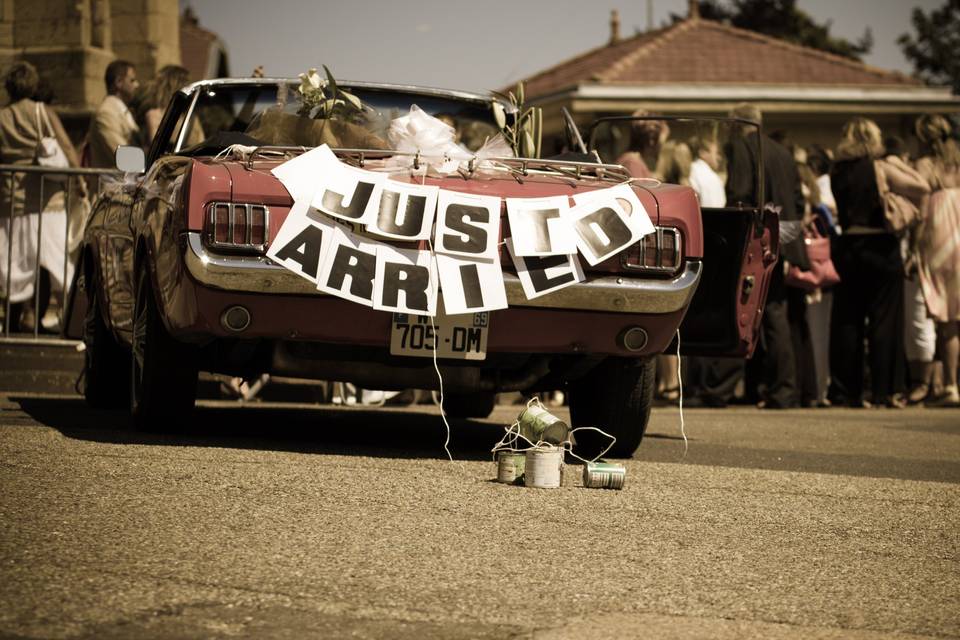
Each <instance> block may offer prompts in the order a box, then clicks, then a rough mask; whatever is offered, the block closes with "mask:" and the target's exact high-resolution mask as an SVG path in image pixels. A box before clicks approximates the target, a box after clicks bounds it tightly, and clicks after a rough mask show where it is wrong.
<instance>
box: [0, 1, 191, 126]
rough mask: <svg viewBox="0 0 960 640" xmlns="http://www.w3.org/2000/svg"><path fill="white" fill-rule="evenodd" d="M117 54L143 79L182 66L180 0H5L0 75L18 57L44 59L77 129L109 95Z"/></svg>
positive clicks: (0, 8) (60, 105)
mask: <svg viewBox="0 0 960 640" xmlns="http://www.w3.org/2000/svg"><path fill="white" fill-rule="evenodd" d="M117 58H123V59H126V60H129V61H130V62H132V63H133V64H134V65H135V66H136V68H137V73H138V75H139V76H140V77H141V79H143V78H149V77H151V76H153V74H154V73H156V71H157V69H159V68H160V67H162V66H163V65H166V64H180V16H179V9H178V6H177V0H0V73H2V72H3V70H5V69H6V67H7V66H8V65H9V64H10V63H11V62H12V61H14V60H18V59H22V60H27V61H28V62H31V63H33V64H34V65H36V67H37V69H38V70H39V71H40V75H41V76H43V77H44V78H46V79H47V80H48V81H49V82H50V84H51V85H52V87H53V91H54V94H55V96H56V98H55V102H54V106H55V107H56V109H57V111H58V112H59V113H60V115H61V118H62V119H63V121H64V125H65V126H66V127H67V129H68V130H70V131H71V132H72V133H74V134H78V133H79V134H80V135H82V133H81V131H85V130H86V122H87V119H88V118H89V116H90V113H91V112H92V111H93V109H94V108H96V106H97V105H98V104H99V103H100V101H101V100H102V99H103V97H104V95H105V94H106V89H105V87H104V84H103V73H104V70H105V69H106V67H107V64H109V63H110V62H111V61H112V60H115V59H117ZM0 99H2V101H3V103H5V102H6V94H5V92H4V91H3V89H2V87H0Z"/></svg>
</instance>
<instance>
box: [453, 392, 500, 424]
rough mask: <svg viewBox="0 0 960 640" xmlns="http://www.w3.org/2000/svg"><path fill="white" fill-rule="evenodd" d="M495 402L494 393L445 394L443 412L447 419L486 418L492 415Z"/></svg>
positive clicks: (495, 396)
mask: <svg viewBox="0 0 960 640" xmlns="http://www.w3.org/2000/svg"><path fill="white" fill-rule="evenodd" d="M496 401H497V394H495V393H447V394H444V397H443V412H444V413H445V414H447V417H449V418H486V417H487V416H489V415H490V414H491V413H493V407H494V406H495V404H496Z"/></svg>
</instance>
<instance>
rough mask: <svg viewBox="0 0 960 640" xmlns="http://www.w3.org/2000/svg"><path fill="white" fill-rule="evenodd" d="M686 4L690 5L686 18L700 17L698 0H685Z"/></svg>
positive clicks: (694, 18)
mask: <svg viewBox="0 0 960 640" xmlns="http://www.w3.org/2000/svg"><path fill="white" fill-rule="evenodd" d="M687 5H688V6H689V7H690V10H689V12H688V13H687V20H699V19H700V2H699V0H687Z"/></svg>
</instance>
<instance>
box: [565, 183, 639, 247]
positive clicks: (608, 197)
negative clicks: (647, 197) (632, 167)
mask: <svg viewBox="0 0 960 640" xmlns="http://www.w3.org/2000/svg"><path fill="white" fill-rule="evenodd" d="M573 201H574V206H573V207H572V208H571V209H570V210H569V211H568V212H567V214H566V216H567V219H568V220H569V221H570V224H571V226H572V227H573V230H574V231H575V232H576V236H577V248H579V249H580V253H582V254H583V257H584V258H586V259H587V262H589V263H590V264H591V265H596V264H598V263H600V262H603V261H604V260H606V259H607V258H609V257H610V256H612V255H614V254H615V253H617V252H618V251H620V250H621V249H623V248H625V247H628V246H630V245H631V244H633V243H634V242H636V241H637V240H639V239H640V238H642V237H643V236H645V235H647V234H648V233H652V232H653V223H652V222H650V216H649V215H647V212H646V210H645V209H644V208H643V204H642V203H641V202H640V199H639V198H638V197H637V194H636V193H634V192H633V189H632V188H630V187H629V186H628V185H625V184H623V185H618V186H616V187H610V188H609V189H598V190H597V191H591V192H589V193H584V194H582V195H578V196H574V197H573Z"/></svg>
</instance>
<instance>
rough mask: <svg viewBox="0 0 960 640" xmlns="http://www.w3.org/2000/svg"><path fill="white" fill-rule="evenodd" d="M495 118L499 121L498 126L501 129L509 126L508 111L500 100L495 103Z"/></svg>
mask: <svg viewBox="0 0 960 640" xmlns="http://www.w3.org/2000/svg"><path fill="white" fill-rule="evenodd" d="M493 119H494V120H496V121H497V126H498V127H500V128H501V129H503V128H505V127H506V126H507V113H506V112H505V111H504V110H503V105H502V104H500V103H499V102H494V103H493Z"/></svg>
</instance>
